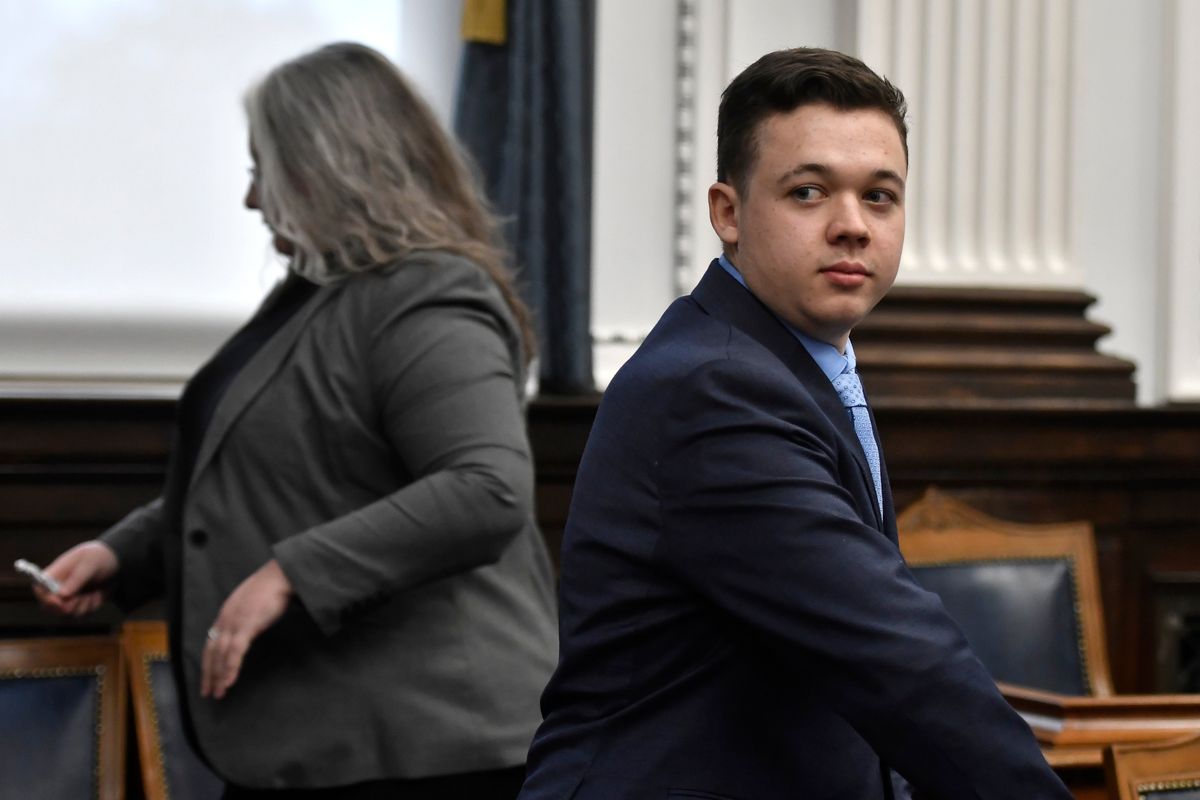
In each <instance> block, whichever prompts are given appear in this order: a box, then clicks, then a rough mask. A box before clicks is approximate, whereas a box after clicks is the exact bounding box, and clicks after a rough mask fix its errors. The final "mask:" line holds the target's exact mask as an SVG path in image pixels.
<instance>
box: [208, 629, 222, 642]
mask: <svg viewBox="0 0 1200 800" xmlns="http://www.w3.org/2000/svg"><path fill="white" fill-rule="evenodd" d="M220 638H221V632H220V631H219V630H217V629H216V628H209V629H208V640H209V641H210V642H215V641H216V640H217V639H220Z"/></svg>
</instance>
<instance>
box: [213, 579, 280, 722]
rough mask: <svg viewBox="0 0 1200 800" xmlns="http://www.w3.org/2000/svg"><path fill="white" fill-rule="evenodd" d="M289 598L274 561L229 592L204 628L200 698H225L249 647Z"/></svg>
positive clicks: (270, 624)
mask: <svg viewBox="0 0 1200 800" xmlns="http://www.w3.org/2000/svg"><path fill="white" fill-rule="evenodd" d="M291 595H292V584H291V582H290V581H288V579H287V576H286V575H284V574H283V570H282V569H280V568H279V562H277V561H275V559H271V560H270V561H268V562H267V563H266V564H264V565H263V566H262V567H261V568H260V569H259V570H258V571H257V572H255V573H254V574H253V575H251V576H250V577H249V578H246V580H244V581H242V583H241V585H239V586H238V587H237V588H236V589H234V590H233V594H231V595H229V597H228V599H226V600H225V604H224V605H223V606H221V613H219V614H217V619H216V621H214V622H213V624H212V627H211V628H209V629H208V642H207V643H206V644H205V646H204V657H203V658H202V660H201V671H200V696H201V697H212V698H213V699H216V700H220V699H221V698H222V697H224V696H225V692H227V691H228V690H229V687H230V686H233V684H234V681H236V680H237V678H238V672H240V671H241V669H242V659H244V658H245V657H246V651H247V650H249V649H250V644H251V643H252V642H253V641H254V640H255V639H256V638H258V635H259V634H260V633H262V632H263V631H265V630H266V629H267V628H269V627H271V626H272V625H274V624H275V621H276V620H278V619H279V618H280V617H281V616H282V615H283V612H284V609H286V608H287V604H288V598H290V597H291Z"/></svg>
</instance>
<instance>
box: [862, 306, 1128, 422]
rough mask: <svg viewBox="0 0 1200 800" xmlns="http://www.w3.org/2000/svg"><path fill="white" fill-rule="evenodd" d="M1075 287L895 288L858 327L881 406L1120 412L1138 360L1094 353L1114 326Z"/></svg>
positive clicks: (867, 374)
mask: <svg viewBox="0 0 1200 800" xmlns="http://www.w3.org/2000/svg"><path fill="white" fill-rule="evenodd" d="M1093 302H1095V298H1093V297H1091V296H1090V295H1088V294H1085V293H1083V292H1077V291H1067V290H1049V289H1037V290H1034V289H978V288H946V287H929V288H925V287H913V286H901V287H896V288H895V289H893V290H892V291H891V293H890V294H889V295H888V296H887V297H885V298H884V299H883V301H881V302H880V304H879V306H878V307H877V308H876V309H875V311H873V312H872V313H871V315H870V316H868V317H867V319H866V320H864V321H863V322H862V323H861V324H860V325H859V326H858V327H857V328H855V329H854V349H855V353H856V354H857V356H858V361H859V364H860V365H861V372H862V373H863V383H864V384H865V385H866V387H867V389H868V391H869V392H870V395H871V401H872V404H873V405H876V406H885V407H886V406H887V405H890V404H891V405H894V404H905V403H913V402H927V401H936V402H939V403H947V402H952V403H957V404H960V405H961V404H963V403H964V402H972V401H988V402H990V403H995V404H1007V405H1016V406H1028V405H1030V404H1039V405H1045V406H1067V407H1094V408H1113V407H1116V408H1120V407H1127V406H1130V405H1132V404H1133V403H1134V401H1135V397H1136V393H1137V386H1136V384H1135V383H1134V381H1133V372H1134V368H1135V365H1134V364H1133V363H1132V362H1130V361H1126V360H1124V359H1121V358H1116V357H1114V356H1109V355H1104V354H1102V353H1099V352H1097V351H1096V347H1095V346H1096V341H1097V340H1098V339H1100V337H1102V336H1104V335H1105V334H1107V333H1109V332H1110V329H1109V328H1108V327H1106V326H1104V325H1101V324H1099V323H1095V322H1091V321H1089V320H1088V319H1087V318H1086V316H1085V312H1086V311H1087V308H1088V307H1089V306H1090V305H1091V304H1092V303H1093Z"/></svg>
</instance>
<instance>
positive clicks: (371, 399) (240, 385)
mask: <svg viewBox="0 0 1200 800" xmlns="http://www.w3.org/2000/svg"><path fill="white" fill-rule="evenodd" d="M523 383H524V370H523V367H522V359H521V354H520V334H519V333H518V330H517V327H516V325H515V323H514V322H513V319H512V317H511V315H510V314H509V312H508V309H507V307H506V306H505V304H504V302H503V300H502V299H501V297H500V295H499V292H498V291H497V289H496V287H495V285H494V284H493V282H492V281H491V280H490V279H489V278H488V277H487V276H486V275H485V274H484V272H483V271H482V270H481V269H479V268H478V267H477V266H475V265H474V264H472V263H470V262H468V261H465V260H463V259H461V258H458V257H455V256H451V255H448V254H444V253H427V254H420V255H414V256H410V257H409V258H407V259H405V260H403V261H401V262H400V263H398V264H395V265H393V266H391V267H388V268H386V269H381V270H377V271H373V272H367V273H363V274H360V275H356V276H354V277H351V278H349V279H347V280H344V281H342V282H340V283H337V284H335V285H332V286H327V287H322V288H321V289H320V290H319V291H318V292H317V293H316V294H315V295H314V296H313V297H312V298H311V299H310V300H309V301H308V302H307V303H306V304H305V305H304V306H303V307H302V308H301V309H300V310H299V311H297V312H296V313H295V315H294V316H293V317H292V318H291V319H290V320H289V321H288V322H287V324H286V325H285V326H284V327H283V328H281V329H280V330H279V331H278V332H277V333H276V334H275V335H274V336H273V337H272V338H271V339H270V340H269V341H268V342H267V343H266V344H265V345H264V346H263V347H262V349H260V350H259V351H258V352H257V353H256V354H255V355H254V357H253V358H252V359H251V361H250V362H249V363H247V365H246V366H245V367H244V368H243V369H242V371H241V372H239V373H238V375H237V376H236V378H235V379H234V381H233V382H232V384H231V385H230V386H229V389H228V390H227V392H226V393H225V395H224V396H223V397H222V399H221V401H220V403H219V405H218V407H217V409H216V412H215V413H214V415H213V419H212V421H211V423H210V425H209V428H208V430H207V432H206V434H205V438H204V440H203V442H202V444H201V446H200V450H199V453H198V456H197V460H196V465H195V470H194V473H193V475H192V479H191V483H190V485H189V489H188V492H187V496H186V500H185V501H184V507H183V514H182V519H183V530H182V531H172V530H170V527H171V525H170V522H169V518H170V516H171V515H169V514H167V513H166V512H165V511H164V508H163V504H162V502H161V501H156V502H154V503H151V504H150V505H148V506H146V507H143V508H141V509H138V510H137V511H135V512H133V513H132V514H130V515H129V516H128V517H126V518H125V519H124V520H122V521H121V522H120V523H118V524H117V525H116V526H114V527H113V528H112V529H110V530H109V531H108V532H106V533H105V534H104V536H103V537H102V540H103V541H104V542H106V543H107V544H109V545H110V546H111V547H112V548H113V549H114V550H115V551H116V553H117V555H118V558H119V559H120V564H121V569H120V572H119V575H118V578H119V583H118V586H117V587H116V589H117V591H116V594H117V596H118V598H119V599H120V600H121V602H122V604H123V605H126V606H130V605H136V604H137V603H138V602H140V601H143V600H145V599H147V597H146V596H147V595H148V594H150V593H152V591H153V589H154V588H155V587H156V586H157V585H159V584H160V583H161V576H162V575H163V574H164V573H165V574H166V575H167V576H168V578H167V580H166V581H165V583H166V586H165V588H166V590H167V593H168V595H169V599H173V600H174V602H175V603H176V604H177V608H178V609H179V610H178V616H179V619H180V622H181V624H180V625H178V626H177V629H176V630H173V631H172V635H173V636H174V637H176V645H177V647H176V649H175V652H176V653H178V654H179V656H180V658H181V660H182V664H181V666H182V674H183V676H184V681H185V689H186V695H187V704H188V708H189V709H190V713H191V718H192V722H193V725H194V729H195V733H196V736H197V739H198V743H199V745H200V747H201V749H202V750H203V752H204V754H205V756H206V757H207V758H208V759H209V761H210V762H211V763H212V764H213V766H214V767H215V768H216V770H217V771H218V773H220V774H221V775H222V776H223V777H224V778H226V779H227V780H230V781H233V782H235V783H238V784H242V785H246V786H256V787H264V788H268V787H316V786H328V785H340V784H347V783H354V782H357V781H365V780H372V779H378V778H385V777H420V776H427V775H436V774H445V773H456V772H468V771H474V770H484V769H493V768H499V767H507V766H513V765H518V764H522V763H524V760H525V755H526V750H527V748H528V745H529V742H530V739H531V738H532V736H533V732H534V730H535V728H536V726H537V723H538V721H539V719H540V715H539V712H538V697H539V694H540V692H541V690H542V687H543V686H544V685H545V683H546V681H547V679H548V677H549V675H550V673H551V671H552V670H553V668H554V664H555V660H556V657H557V647H556V631H555V621H554V597H553V575H552V569H551V566H550V562H549V559H548V557H547V553H546V549H545V545H544V543H543V541H542V538H541V535H540V533H539V532H538V529H537V527H536V524H535V522H534V516H533V467H532V462H531V458H530V453H529V444H528V441H527V438H526V433H525V424H524V408H523V402H522V391H521V387H522V386H523ZM271 558H275V559H278V561H279V563H280V565H281V566H282V568H283V571H284V572H285V573H286V575H287V576H288V578H289V580H290V581H291V583H292V585H293V587H294V589H295V592H296V601H295V602H293V604H292V607H291V608H289V610H288V611H287V612H286V613H285V614H284V616H283V617H282V618H281V619H280V620H279V622H278V623H276V624H275V625H274V626H273V627H272V628H271V629H269V630H268V631H267V632H265V633H264V634H263V635H262V636H261V637H260V638H259V639H258V640H257V641H256V642H255V643H254V644H253V645H252V646H251V648H250V651H249V653H248V654H247V657H246V660H245V663H244V665H243V668H242V673H241V675H240V677H239V678H238V682H237V683H236V684H235V685H234V686H233V688H232V689H231V690H230V692H229V693H228V694H227V695H226V697H225V698H224V699H222V700H203V699H201V698H200V696H199V680H200V657H201V652H202V651H203V647H204V642H205V632H206V630H207V628H208V627H209V626H210V625H211V624H212V622H213V620H214V619H215V618H216V615H217V612H218V610H219V609H220V607H221V604H222V603H223V602H224V601H225V599H226V597H228V596H229V594H230V592H232V591H233V589H234V588H235V587H236V586H237V585H238V584H239V583H240V582H241V581H242V580H243V579H245V578H246V577H247V576H248V575H249V574H250V573H252V572H253V571H254V570H256V569H258V568H259V567H260V566H262V565H263V564H264V563H265V562H266V561H267V560H269V559H271ZM172 575H175V576H176V577H175V578H173V579H172V578H171V577H170V576H172Z"/></svg>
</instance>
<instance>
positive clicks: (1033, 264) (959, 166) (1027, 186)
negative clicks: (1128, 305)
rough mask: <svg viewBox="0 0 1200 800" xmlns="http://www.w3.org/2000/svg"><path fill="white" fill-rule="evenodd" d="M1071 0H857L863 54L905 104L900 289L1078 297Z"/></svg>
mask: <svg viewBox="0 0 1200 800" xmlns="http://www.w3.org/2000/svg"><path fill="white" fill-rule="evenodd" d="M1071 3H1072V0H987V1H986V2H984V1H983V0H860V3H859V8H858V50H859V55H860V56H861V57H862V58H863V60H864V61H866V62H867V63H868V64H870V65H871V66H872V67H874V68H875V69H876V70H877V71H879V72H881V73H882V74H884V75H886V76H888V77H889V78H890V79H891V80H892V81H893V82H894V83H896V85H897V86H899V87H900V88H901V89H902V90H903V91H904V93H905V95H906V97H907V98H908V100H909V104H910V108H911V111H910V114H909V124H910V132H909V151H910V154H911V167H910V173H909V188H908V238H907V241H906V244H905V252H904V262H903V268H902V269H901V273H900V274H901V281H902V282H904V283H909V284H937V285H966V286H1040V287H1047V288H1049V287H1078V286H1081V285H1082V284H1083V276H1082V271H1081V270H1080V269H1079V267H1078V265H1076V264H1074V263H1073V262H1072V261H1071V258H1070V242H1071V239H1070V231H1069V230H1068V224H1067V219H1068V218H1069V215H1068V213H1067V212H1068V205H1067V204H1068V197H1067V189H1068V183H1069V179H1070V175H1069V170H1068V164H1069V162H1068V159H1067V153H1068V148H1069V144H1070V141H1069V137H1070V133H1071V126H1070V103H1069V102H1067V101H1068V98H1069V91H1070V70H1069V65H1070V63H1071V52H1072V47H1073V38H1072V32H1071V11H1072V7H1071Z"/></svg>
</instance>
